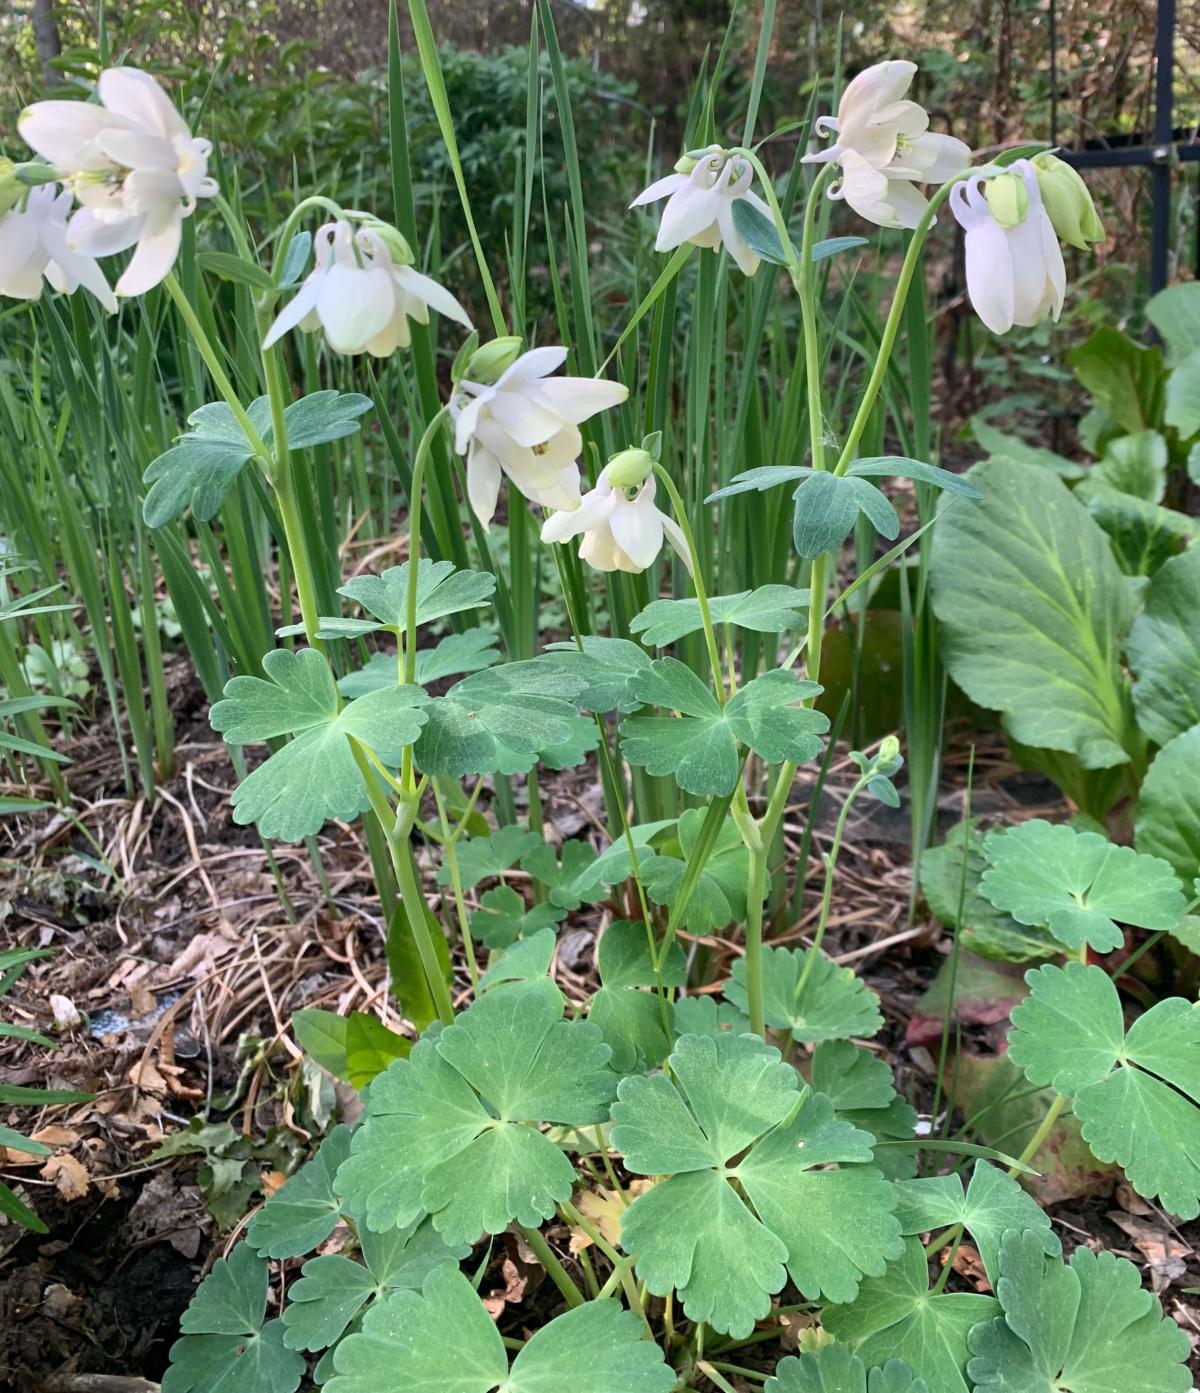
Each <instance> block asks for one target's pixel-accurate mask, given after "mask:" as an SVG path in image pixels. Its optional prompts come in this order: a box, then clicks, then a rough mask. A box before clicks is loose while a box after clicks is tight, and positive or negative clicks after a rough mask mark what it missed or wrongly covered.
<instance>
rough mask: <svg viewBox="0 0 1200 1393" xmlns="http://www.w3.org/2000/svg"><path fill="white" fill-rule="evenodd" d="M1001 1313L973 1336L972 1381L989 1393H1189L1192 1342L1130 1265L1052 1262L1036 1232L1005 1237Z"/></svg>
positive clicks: (1106, 1260) (1082, 1252)
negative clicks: (1055, 1392)
mask: <svg viewBox="0 0 1200 1393" xmlns="http://www.w3.org/2000/svg"><path fill="white" fill-rule="evenodd" d="M1000 1273H1001V1276H1000V1280H999V1282H998V1283H997V1285H996V1293H997V1295H998V1296H999V1298H1000V1302H1001V1305H1002V1306H1003V1309H1004V1314H1003V1315H1002V1316H997V1317H996V1318H994V1319H993V1320H991V1321H989V1322H988V1323H987V1324H981V1325H978V1326H977V1327H976V1328H975V1329H974V1330H972V1331H971V1336H970V1346H971V1354H972V1356H973V1358H972V1359H971V1362H970V1364H969V1365H968V1370H967V1371H968V1373H969V1374H970V1376H971V1378H972V1379H973V1380H974V1383H975V1387H976V1389H978V1390H983V1391H984V1393H1053V1390H1061V1393H1187V1390H1188V1389H1189V1388H1191V1386H1192V1378H1191V1375H1190V1373H1189V1372H1188V1369H1187V1364H1186V1362H1185V1361H1186V1360H1187V1358H1188V1355H1189V1354H1190V1353H1191V1346H1190V1345H1189V1343H1188V1339H1187V1336H1186V1335H1184V1333H1183V1331H1182V1330H1180V1329H1179V1327H1178V1326H1177V1325H1176V1324H1175V1322H1174V1321H1172V1320H1168V1319H1166V1318H1165V1317H1164V1316H1163V1314H1162V1307H1161V1306H1160V1305H1159V1302H1158V1299H1157V1298H1156V1297H1154V1296H1152V1295H1151V1294H1150V1293H1149V1292H1148V1291H1143V1289H1142V1285H1141V1277H1140V1275H1139V1273H1138V1270H1137V1268H1136V1267H1134V1265H1133V1263H1131V1262H1127V1261H1126V1260H1125V1259H1124V1258H1118V1257H1114V1255H1113V1254H1112V1253H1101V1254H1099V1255H1097V1254H1096V1253H1093V1252H1092V1251H1091V1249H1089V1248H1085V1247H1080V1248H1076V1249H1075V1251H1074V1252H1073V1253H1072V1254H1071V1261H1070V1264H1069V1265H1068V1264H1065V1263H1063V1262H1062V1261H1061V1260H1059V1259H1057V1258H1047V1257H1046V1256H1045V1254H1044V1253H1043V1252H1042V1246H1041V1244H1040V1243H1039V1241H1038V1237H1037V1235H1036V1234H1032V1233H1021V1232H1018V1231H1017V1230H1015V1229H1014V1230H1012V1231H1011V1232H1009V1233H1007V1234H1005V1236H1004V1243H1003V1245H1002V1246H1001V1249H1000Z"/></svg>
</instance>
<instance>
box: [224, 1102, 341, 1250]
mask: <svg viewBox="0 0 1200 1393" xmlns="http://www.w3.org/2000/svg"><path fill="white" fill-rule="evenodd" d="M349 1154H350V1128H349V1127H347V1126H345V1124H342V1125H341V1126H338V1127H335V1128H334V1129H333V1131H332V1132H330V1134H329V1135H328V1136H327V1137H326V1138H325V1140H324V1141H323V1142H322V1143H321V1145H320V1148H319V1149H318V1151H317V1154H316V1155H315V1156H314V1157H313V1158H312V1160H311V1161H309V1162H308V1164H307V1165H304V1166H301V1168H300V1169H299V1170H298V1171H297V1172H296V1174H295V1175H293V1176H291V1177H290V1178H289V1179H288V1181H287V1183H286V1184H285V1185H284V1186H283V1188H282V1189H281V1190H277V1191H276V1192H275V1194H273V1195H272V1196H271V1198H270V1199H269V1200H268V1201H267V1202H266V1204H265V1205H263V1207H262V1208H261V1209H260V1210H259V1211H258V1213H257V1214H256V1215H255V1216H254V1217H253V1219H251V1220H250V1223H249V1225H248V1226H247V1228H246V1242H247V1243H248V1244H249V1245H250V1247H251V1248H253V1249H254V1250H255V1252H257V1253H258V1254H259V1255H260V1256H262V1257H268V1258H298V1257H300V1255H301V1254H302V1253H311V1252H312V1250H313V1249H314V1248H316V1247H317V1246H318V1245H319V1244H321V1243H323V1242H324V1241H325V1240H326V1239H327V1238H328V1237H329V1235H330V1234H331V1233H332V1232H333V1230H334V1226H335V1225H336V1224H337V1222H338V1220H339V1219H340V1218H341V1204H340V1202H339V1200H338V1197H337V1196H336V1195H335V1194H334V1193H333V1177H334V1176H335V1175H336V1174H337V1171H338V1167H339V1166H340V1165H341V1164H342V1162H343V1161H344V1160H345V1159H346V1157H347V1156H349Z"/></svg>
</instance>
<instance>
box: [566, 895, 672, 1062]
mask: <svg viewBox="0 0 1200 1393" xmlns="http://www.w3.org/2000/svg"><path fill="white" fill-rule="evenodd" d="M596 957H597V966H598V968H599V971H600V988H599V990H598V991H597V992H596V993H595V995H594V996H593V997H592V1001H591V1005H590V1006H589V1008H588V1019H589V1020H590V1021H591V1022H592V1023H593V1024H594V1025H596V1026H598V1027H599V1029H600V1033H601V1034H602V1035H603V1036H604V1039H605V1042H606V1043H607V1044H608V1046H609V1048H610V1049H611V1050H612V1067H613V1068H614V1069H615V1070H617V1072H618V1073H621V1074H629V1073H632V1072H633V1071H634V1070H635V1069H654V1068H657V1067H658V1066H659V1065H660V1064H661V1063H662V1062H663V1060H664V1059H665V1058H666V1057H667V1055H668V1054H670V1052H671V1040H672V1038H673V1037H672V1033H671V1020H672V1010H671V1004H670V1002H668V1001H666V1000H665V999H664V998H660V997H659V995H658V993H657V992H655V991H652V990H644V988H653V987H654V985H655V976H654V964H653V961H652V959H651V949H650V940H649V938H648V936H647V932H646V925H645V924H644V923H642V922H641V921H640V920H639V921H633V920H628V919H618V920H616V921H615V922H614V923H612V924H610V925H609V926H608V928H607V929H605V931H604V933H603V934H602V935H601V937H600V943H599V947H598V949H597V954H596ZM686 975H687V962H686V959H685V958H684V956H683V951H682V950H681V949H680V947H679V945H678V944H677V943H672V944H671V948H670V951H669V952H668V953H667V954H666V956H665V960H664V962H663V965H662V982H663V985H664V986H668V987H677V986H679V985H681V983H682V982H683V980H684V978H685V977H686Z"/></svg>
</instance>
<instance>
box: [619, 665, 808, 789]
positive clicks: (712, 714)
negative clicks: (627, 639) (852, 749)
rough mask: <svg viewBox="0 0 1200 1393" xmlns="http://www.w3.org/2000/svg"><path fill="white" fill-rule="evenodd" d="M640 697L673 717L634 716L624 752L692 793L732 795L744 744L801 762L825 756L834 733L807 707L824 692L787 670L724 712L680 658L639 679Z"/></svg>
mask: <svg viewBox="0 0 1200 1393" xmlns="http://www.w3.org/2000/svg"><path fill="white" fill-rule="evenodd" d="M633 690H634V692H635V693H636V695H637V696H638V698H639V699H640V700H641V701H643V702H645V703H647V704H649V705H653V706H657V707H659V708H660V709H662V710H664V711H667V710H672V711H678V712H679V713H680V718H676V717H673V716H666V715H662V716H628V717H626V719H625V720H623V721H622V722H621V751H622V753H623V754H624V755H625V758H626V759H627V760H629V762H630V763H631V764H638V765H641V766H642V767H643V768H645V769H646V771H647V772H648V773H650V774H673V775H674V777H675V782H676V783H677V784H678V785H679V787H680V788H682V789H684V790H686V791H687V792H688V793H695V794H701V795H703V794H718V795H724V794H727V793H730V792H732V790H733V787H734V785H735V784H736V783H737V778H738V768H739V759H738V741H739V740H740V741H741V742H742V743H743V744H746V745H748V746H749V747H750V748H751V749H752V750H754V751H755V753H757V754H760V755H762V757H763V758H764V759H766V760H769V761H771V762H779V761H780V760H785V759H786V760H791V761H792V762H793V763H795V764H800V763H803V762H804V761H806V760H809V759H813V758H814V757H815V756H816V755H817V754H819V753H820V749H821V741H820V738H819V736H820V734H821V733H823V732H824V731H826V730H828V729H829V721H828V719H827V718H826V717H825V716H824V715H822V713H821V712H819V711H814V710H812V709H811V708H810V707H805V706H801V705H800V704H799V703H800V702H802V701H805V700H808V699H811V698H812V697H814V696H815V695H817V694H818V692H819V691H820V688H819V687H818V686H817V685H816V684H815V683H812V682H804V681H802V680H801V679H800V678H798V677H796V676H795V674H794V673H791V672H785V671H784V670H782V669H779V670H776V671H774V672H767V673H764V674H763V675H762V676H760V677H756V678H755V679H754V680H753V681H752V682H748V683H747V684H746V685H745V686H744V687H742V688H740V689H739V690H738V691H737V692H736V693H735V694H734V695H733V696H732V697H730V699H729V701H728V702H726V704H725V706H724V708H722V707H721V705H720V703H719V702H718V701H717V699H716V697H715V696H714V695H713V693H712V692H711V691H710V690H709V688H708V687H707V686H706V685H705V683H703V682H702V681H701V680H700V678H699V677H697V676H696V675H695V673H693V672H692V671H691V669H690V668H688V667H686V666H685V665H684V664H683V663H681V662H679V661H678V660H677V659H675V658H659V659H657V660H655V662H654V663H653V664H652V666H651V668H650V670H648V671H646V672H644V673H640V674H639V675H638V676H636V677H635V678H634V679H633Z"/></svg>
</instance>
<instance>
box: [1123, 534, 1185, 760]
mask: <svg viewBox="0 0 1200 1393" xmlns="http://www.w3.org/2000/svg"><path fill="white" fill-rule="evenodd" d="M1128 653H1129V665H1130V667H1131V668H1132V669H1133V671H1134V673H1135V674H1136V676H1137V683H1136V685H1135V686H1134V689H1133V702H1134V706H1135V707H1136V708H1137V717H1138V724H1139V725H1140V726H1141V728H1142V730H1144V731H1145V733H1146V734H1147V735H1148V736H1149V737H1150V739H1151V740H1153V741H1154V742H1155V743H1156V744H1159V745H1165V744H1166V743H1167V741H1168V740H1170V739H1172V738H1173V737H1174V736H1176V735H1181V734H1182V733H1183V732H1184V731H1185V730H1189V729H1190V728H1191V727H1192V726H1194V725H1195V724H1196V723H1197V722H1200V548H1198V547H1192V548H1190V549H1189V550H1188V551H1185V552H1184V553H1183V555H1182V556H1176V557H1173V558H1172V559H1171V560H1170V561H1168V562H1166V563H1165V564H1164V565H1163V566H1161V567H1160V568H1159V569H1158V571H1156V572H1155V574H1154V575H1153V576H1151V578H1150V583H1149V585H1148V586H1147V587H1146V604H1145V608H1144V609H1143V610H1142V613H1141V614H1140V615H1138V618H1137V622H1136V623H1135V624H1134V626H1133V632H1132V633H1131V634H1130V636H1129V644H1128Z"/></svg>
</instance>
